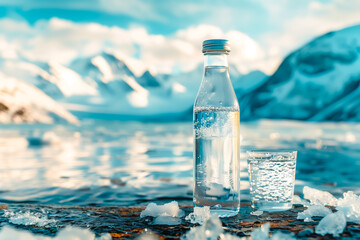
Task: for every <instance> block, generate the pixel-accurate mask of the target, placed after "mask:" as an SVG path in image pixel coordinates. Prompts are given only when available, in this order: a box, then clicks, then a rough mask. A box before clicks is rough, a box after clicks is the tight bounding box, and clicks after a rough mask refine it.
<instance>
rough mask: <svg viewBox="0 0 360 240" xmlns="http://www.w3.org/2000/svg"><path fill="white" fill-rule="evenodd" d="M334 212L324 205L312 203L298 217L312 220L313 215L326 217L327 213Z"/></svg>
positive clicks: (307, 220) (308, 220) (306, 220)
mask: <svg viewBox="0 0 360 240" xmlns="http://www.w3.org/2000/svg"><path fill="white" fill-rule="evenodd" d="M330 213H332V212H331V210H330V209H328V208H327V207H324V206H323V205H312V206H309V207H308V208H307V209H306V210H305V211H303V212H299V213H298V216H297V219H304V221H305V222H311V221H312V219H311V217H313V216H317V217H325V216H326V215H328V214H330Z"/></svg>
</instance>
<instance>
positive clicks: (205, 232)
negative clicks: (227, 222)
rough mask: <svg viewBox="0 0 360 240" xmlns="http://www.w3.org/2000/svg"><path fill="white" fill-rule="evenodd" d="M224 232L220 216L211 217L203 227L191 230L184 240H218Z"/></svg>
mask: <svg viewBox="0 0 360 240" xmlns="http://www.w3.org/2000/svg"><path fill="white" fill-rule="evenodd" d="M222 232H223V229H222V224H221V221H220V219H219V217H218V216H215V215H213V216H211V217H210V218H209V219H208V220H206V221H205V223H204V224H203V225H201V226H198V227H195V228H191V230H190V231H188V232H187V233H186V234H185V235H184V236H182V237H181V239H182V240H203V239H206V240H217V239H218V237H219V235H220V234H221V233H222Z"/></svg>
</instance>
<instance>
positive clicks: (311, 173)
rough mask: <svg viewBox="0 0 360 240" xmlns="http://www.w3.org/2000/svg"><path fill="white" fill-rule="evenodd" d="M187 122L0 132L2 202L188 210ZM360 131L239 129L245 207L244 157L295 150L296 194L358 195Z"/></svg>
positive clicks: (293, 125)
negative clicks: (174, 205) (170, 205)
mask: <svg viewBox="0 0 360 240" xmlns="http://www.w3.org/2000/svg"><path fill="white" fill-rule="evenodd" d="M192 130H193V128H192V123H191V122H186V123H182V122H180V123H178V122H174V123H137V122H104V121H87V122H84V123H83V124H82V125H81V126H70V125H1V126H0V163H1V164H0V178H1V181H0V202H5V203H32V204H50V205H51V204H54V205H55V204H56V205H82V206H84V205H96V206H109V205H112V206H132V205H146V204H147V203H148V202H149V201H152V202H158V203H162V202H169V201H170V200H177V201H179V202H180V204H189V205H190V204H192V186H193V183H192V181H193V138H192ZM359 141H360V125H359V124H355V123H339V124H335V123H305V122H290V121H278V122H276V121H260V122H253V123H242V124H241V127H240V144H241V149H240V150H241V151H240V156H241V163H240V168H241V172H240V188H241V201H249V183H248V172H247V163H246V155H245V152H246V151H247V150H249V149H254V148H275V149H276V148H279V149H280V148H281V149H284V148H287V149H289V148H291V149H293V150H298V159H297V169H296V171H297V172H296V186H295V192H298V193H299V192H301V191H302V187H303V186H305V185H308V186H311V187H315V188H318V189H323V190H326V191H330V192H332V193H333V194H335V195H336V196H340V195H341V194H342V192H344V191H348V190H353V191H355V193H357V194H359V193H360V174H359V172H360V144H359Z"/></svg>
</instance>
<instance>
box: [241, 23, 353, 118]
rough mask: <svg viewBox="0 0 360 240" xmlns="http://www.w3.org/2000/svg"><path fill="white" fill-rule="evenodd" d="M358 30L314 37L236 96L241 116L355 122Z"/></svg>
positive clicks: (347, 30)
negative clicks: (255, 85) (260, 81)
mask: <svg viewBox="0 0 360 240" xmlns="http://www.w3.org/2000/svg"><path fill="white" fill-rule="evenodd" d="M359 85H360V26H354V27H349V28H346V29H343V30H339V31H336V32H330V33H327V34H325V35H323V36H320V37H318V38H316V39H314V40H313V41H311V42H309V43H308V44H306V45H304V46H303V47H301V48H299V49H298V50H296V51H294V52H293V53H291V54H290V55H288V56H287V57H286V58H285V60H284V61H283V62H282V64H281V65H280V67H279V68H278V70H277V71H276V72H275V73H274V74H273V75H272V76H271V77H269V78H268V79H267V81H266V82H265V83H264V84H262V85H261V86H259V87H258V88H256V89H254V91H252V92H250V93H248V94H246V95H245V96H244V97H243V98H242V101H243V103H242V105H244V106H245V105H247V106H248V107H243V108H242V117H243V118H245V119H252V118H279V119H280V118H286V119H298V120H314V121H324V120H334V121H346V120H360V110H359V109H360V101H359V99H360V89H359Z"/></svg>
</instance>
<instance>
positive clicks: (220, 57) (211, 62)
mask: <svg viewBox="0 0 360 240" xmlns="http://www.w3.org/2000/svg"><path fill="white" fill-rule="evenodd" d="M209 66H214V67H215V66H216V67H229V64H228V58H227V54H226V53H211V54H205V59H204V67H205V68H206V67H209Z"/></svg>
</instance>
